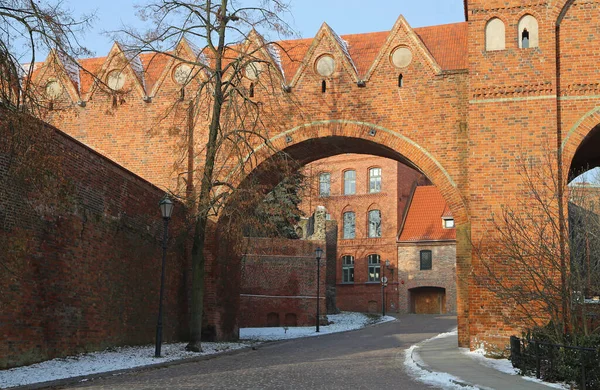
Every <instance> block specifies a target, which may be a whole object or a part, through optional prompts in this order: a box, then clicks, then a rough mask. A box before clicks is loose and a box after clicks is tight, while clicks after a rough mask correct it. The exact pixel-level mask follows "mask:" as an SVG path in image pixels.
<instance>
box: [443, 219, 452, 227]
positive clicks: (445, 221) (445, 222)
mask: <svg viewBox="0 0 600 390" xmlns="http://www.w3.org/2000/svg"><path fill="white" fill-rule="evenodd" d="M443 225H444V229H452V228H453V227H454V218H444V219H443Z"/></svg>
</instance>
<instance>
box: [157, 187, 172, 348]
mask: <svg viewBox="0 0 600 390" xmlns="http://www.w3.org/2000/svg"><path fill="white" fill-rule="evenodd" d="M158 206H159V207H160V213H161V214H162V218H163V221H164V228H163V244H162V248H163V257H162V271H161V274H160V299H159V303H158V321H157V323H156V348H155V349H154V357H160V347H161V345H162V304H163V294H164V289H165V260H166V258H167V237H168V236H167V233H168V229H169V220H170V219H171V214H172V213H173V202H172V201H171V199H169V196H168V195H165V197H164V198H162V199H161V201H160V202H159V203H158Z"/></svg>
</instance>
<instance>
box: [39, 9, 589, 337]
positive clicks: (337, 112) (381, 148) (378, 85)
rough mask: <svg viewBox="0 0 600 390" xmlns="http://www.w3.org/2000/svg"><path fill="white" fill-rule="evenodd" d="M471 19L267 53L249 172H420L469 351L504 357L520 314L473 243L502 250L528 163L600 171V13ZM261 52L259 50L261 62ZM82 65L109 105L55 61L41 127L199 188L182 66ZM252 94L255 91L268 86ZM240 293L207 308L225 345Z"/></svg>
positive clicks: (118, 58)
mask: <svg viewBox="0 0 600 390" xmlns="http://www.w3.org/2000/svg"><path fill="white" fill-rule="evenodd" d="M464 8H465V19H466V21H465V22H461V23H455V24H450V25H442V26H430V27H420V28H412V27H411V26H410V25H409V23H408V22H407V21H406V20H405V19H404V18H403V17H400V18H399V19H398V21H397V22H396V23H395V25H394V26H392V27H391V29H390V30H389V31H383V32H377V33H368V34H352V35H345V36H342V37H340V36H338V35H337V34H336V33H335V32H334V31H333V30H332V29H331V28H330V27H329V26H327V25H326V24H324V25H323V26H322V27H321V28H320V29H319V31H318V32H317V33H316V35H315V37H314V38H310V39H302V40H295V41H286V42H280V43H279V45H277V48H278V49H279V50H285V51H286V52H285V53H281V52H280V54H282V55H279V56H274V55H273V53H275V52H276V50H275V48H273V50H262V51H258V52H257V53H258V55H260V56H261V58H260V61H261V62H262V63H265V64H266V63H268V64H270V65H271V66H269V67H268V69H270V71H271V74H269V76H271V77H264V78H263V80H275V82H273V83H272V84H270V88H269V89H265V88H262V87H260V88H259V87H257V88H255V89H254V91H255V93H254V97H253V98H254V99H255V102H257V103H261V106H262V107H277V109H276V110H273V111H272V112H271V113H270V114H269V115H267V116H266V117H264V121H263V125H264V127H265V128H266V129H269V133H268V134H267V139H268V140H269V146H271V147H272V149H269V150H267V149H266V148H262V149H261V153H257V154H256V155H255V157H256V159H255V161H254V163H255V165H253V166H252V167H250V168H252V171H253V172H255V170H260V167H261V164H262V163H263V162H265V161H268V160H270V159H272V158H273V157H274V156H275V155H276V152H275V151H276V150H283V151H285V152H286V153H288V154H289V155H290V156H291V157H292V158H296V159H298V161H301V162H302V163H303V164H307V163H310V162H313V161H317V160H320V159H323V158H327V157H332V156H334V155H339V154H343V153H367V154H372V155H377V156H380V157H386V158H391V159H393V160H396V161H398V162H403V163H406V164H409V165H410V166H413V167H415V168H418V170H419V171H420V172H422V173H423V174H425V175H426V176H427V178H428V179H429V180H430V181H431V182H432V183H433V184H434V185H435V186H436V187H437V188H438V189H439V191H440V193H441V195H442V196H443V198H444V199H445V201H446V202H447V204H448V207H449V209H450V210H451V211H452V215H453V217H454V220H455V223H456V274H457V283H458V288H457V313H458V332H459V343H460V344H461V345H463V346H467V345H471V346H475V345H480V343H481V342H482V341H485V342H487V343H490V344H499V345H504V344H506V343H507V340H508V338H509V336H510V335H512V334H514V333H515V332H517V333H518V332H519V329H518V328H519V327H518V324H517V323H515V322H514V321H512V320H511V317H513V315H514V313H512V310H511V308H510V307H508V308H507V307H506V304H505V302H503V301H502V300H501V299H499V298H498V297H497V296H495V295H494V293H493V292H492V291H490V290H489V288H487V286H485V285H479V284H478V283H477V281H476V280H475V279H474V278H473V273H474V272H475V273H476V272H481V271H484V270H483V269H482V268H483V267H482V266H481V263H480V262H478V261H477V258H476V257H477V251H476V250H474V249H473V248H472V243H473V242H483V243H485V242H486V238H487V237H489V236H490V235H493V234H494V232H493V226H492V224H490V215H493V214H494V213H498V212H500V211H501V209H502V207H503V206H505V205H508V206H511V205H512V206H514V205H518V204H519V197H520V196H523V195H524V191H523V182H522V177H521V176H520V175H519V169H520V168H521V167H522V166H523V162H527V163H528V164H529V165H531V166H537V167H539V166H541V165H542V164H544V162H545V161H546V158H547V156H548V155H551V156H554V157H553V158H556V156H558V157H559V161H558V167H560V168H564V172H563V170H562V169H561V170H558V171H559V172H561V173H564V175H562V176H560V177H559V179H560V180H559V182H560V181H566V180H568V178H569V177H571V176H573V173H575V172H576V171H578V170H579V169H581V168H583V167H590V168H591V167H595V166H598V165H599V164H600V160H599V159H597V156H598V148H597V145H598V142H600V84H599V83H598V82H597V76H598V75H597V65H596V64H597V63H598V61H599V60H600V40H599V39H596V38H597V36H598V32H597V31H598V20H600V3H598V2H596V1H588V0H557V1H551V0H545V1H538V2H523V1H517V0H467V1H465V3H464ZM260 42H261V41H260V40H259V39H256V37H254V36H253V35H249V36H248V45H249V46H252V45H257V44H260ZM262 42H264V41H262ZM177 50H178V52H180V53H181V56H180V58H184V59H186V61H189V62H191V63H194V61H196V59H197V58H198V56H197V54H198V53H197V52H196V51H195V50H194V49H193V47H190V45H187V44H186V43H185V42H183V41H182V43H181V44H180V45H179V46H178V47H177ZM82 63H85V64H86V65H87V66H88V69H89V71H90V72H92V73H93V74H95V75H96V76H97V77H98V78H100V79H102V80H106V84H107V85H108V89H107V88H100V87H98V86H96V85H94V83H93V82H92V81H90V77H89V76H88V74H87V73H84V72H73V67H71V66H68V64H65V63H64V61H62V60H61V59H60V58H58V57H57V56H56V55H55V54H53V55H51V56H50V57H49V59H48V61H46V63H44V64H40V66H39V67H38V71H37V73H36V76H35V79H36V82H37V83H39V84H41V85H42V86H45V88H46V91H47V92H48V95H49V97H50V98H51V99H52V100H53V106H54V108H55V109H54V111H52V112H49V113H47V115H46V116H45V119H46V120H47V121H49V122H50V123H52V124H54V125H56V126H57V127H59V128H60V129H62V130H64V131H65V132H67V133H68V134H70V135H72V136H73V137H75V138H77V139H78V140H80V141H81V142H83V143H85V144H86V145H89V146H91V147H92V148H94V149H95V150H98V151H100V152H101V153H102V154H104V155H106V156H108V157H109V158H110V159H112V160H114V161H116V162H118V163H119V164H121V165H123V166H125V167H127V168H128V169H130V170H132V171H133V172H134V173H136V174H139V175H140V176H142V177H144V178H146V179H148V180H150V181H152V182H153V183H155V184H157V185H159V186H162V187H165V188H173V189H175V190H177V189H179V188H181V187H182V183H184V182H186V183H188V184H189V183H191V182H192V181H193V180H192V181H190V180H187V179H190V177H186V176H185V175H186V172H193V171H194V170H197V168H199V167H202V165H203V160H202V157H198V156H200V155H201V151H202V147H203V145H204V144H205V143H206V131H205V129H206V128H207V123H208V117H207V116H206V115H205V114H206V112H207V110H206V109H205V107H201V108H200V109H198V110H197V112H198V113H200V114H199V115H198V118H197V121H189V120H188V118H189V116H190V114H189V112H190V111H189V107H190V104H191V99H190V98H189V97H190V94H189V93H188V94H183V93H182V90H183V92H185V85H182V82H183V84H185V81H186V78H185V77H184V78H183V79H182V78H180V77H175V76H176V75H179V74H181V72H179V71H177V70H178V69H179V70H181V69H182V66H183V65H185V64H183V63H182V61H181V60H177V59H174V58H166V57H161V56H157V57H155V58H151V57H148V56H146V57H144V56H141V57H140V58H137V59H135V60H134V61H131V59H129V58H128V57H127V55H126V54H125V53H124V52H123V51H122V50H121V49H120V47H118V45H115V47H114V48H113V49H112V50H111V52H110V53H109V54H108V55H107V56H106V57H104V58H99V59H90V60H86V61H83V62H82ZM196 63H197V61H196ZM268 69H266V70H265V72H267V71H268ZM115 71H118V72H120V73H121V74H123V75H124V77H121V76H118V74H117V76H118V77H115V73H114V72H115ZM111 75H112V76H111ZM251 76H252V77H254V76H256V75H255V74H253V75H251ZM265 76H266V74H265ZM242 82H243V83H244V84H243V85H244V86H248V88H250V87H252V86H253V83H256V80H251V79H250V77H248V78H247V80H246V79H244V80H243V81H242ZM53 83H57V84H58V86H57V85H56V84H53ZM59 108H60V109H59ZM168 108H171V110H170V111H169V112H170V113H171V114H170V116H165V110H166V109H168ZM202 114H204V115H202ZM158 118H161V121H160V122H159V121H158ZM190 127H195V128H197V129H198V131H197V132H196V135H197V137H195V138H194V141H193V142H194V144H191V143H189V144H188V145H187V146H188V148H187V150H188V151H190V152H191V153H192V154H191V155H192V156H193V157H197V158H196V159H194V158H187V157H185V156H184V157H183V158H182V156H181V153H180V152H181V150H182V149H181V142H182V141H181V138H176V136H181V135H185V134H188V133H189V131H190V130H192V129H191V128H190ZM203 129H204V131H202V130H203ZM195 147H196V148H195ZM557 152H558V153H557ZM554 164H557V163H556V160H554ZM232 165H234V164H233V162H231V164H228V162H227V161H220V165H219V166H223V167H231V166H232ZM249 170H250V169H249ZM555 171H556V169H555ZM357 172H358V171H357ZM245 174H246V175H240V177H239V178H236V180H235V181H234V182H233V183H232V185H233V186H236V185H238V184H240V183H243V182H244V179H245V178H246V177H247V175H248V174H249V173H248V172H245ZM227 175H228V172H225V171H224V172H223V177H229V176H227ZM184 179H186V180H184ZM192 179H193V178H192ZM525 195H526V194H525ZM559 203H560V202H559ZM341 211H342V210H340V211H338V213H339V212H341ZM368 211H370V210H364V211H362V212H361V215H362V216H363V217H364V215H365V213H366V212H368ZM356 215H357V216H358V215H359V214H358V213H357V214H356ZM382 216H383V217H384V218H385V216H384V215H383V214H382ZM365 220H366V219H365ZM384 221H385V219H384ZM217 222H218V221H217ZM382 226H383V225H382ZM358 229H364V230H363V231H366V223H365V224H363V225H361V224H360V223H357V231H358ZM215 240H216V238H215ZM236 261H238V262H239V261H240V259H238V260H236ZM215 264H216V265H215V267H216V268H218V267H219V266H220V265H219V264H220V263H219V261H216V263H215ZM230 268H232V269H233V268H235V267H232V266H231V265H230ZM361 269H364V267H361ZM494 271H496V272H498V273H500V274H504V273H506V272H509V271H506V270H504V269H501V268H498V269H495V270H494ZM223 272H224V271H223ZM356 272H357V275H355V276H357V277H358V268H356ZM361 272H363V271H361ZM367 272H368V271H367ZM218 275H219V272H217V271H215V273H214V277H215V278H217V277H218ZM238 277H239V275H238V276H236V275H231V274H230V278H229V279H228V280H227V281H226V282H223V283H217V284H215V291H214V294H213V295H211V296H210V297H211V299H212V300H213V301H211V302H209V305H208V306H207V307H208V308H209V309H210V310H211V311H210V313H209V314H208V317H209V320H210V321H213V322H214V323H215V324H214V325H215V326H216V327H217V328H218V336H219V337H223V338H226V337H232V336H233V335H234V334H235V332H236V329H237V328H236V323H235V321H236V319H235V315H231V314H230V313H229V312H231V311H235V309H236V308H235V305H236V303H235V302H234V301H233V300H231V299H229V295H233V296H238V295H239V286H240V283H239V279H236V278H238ZM209 284H210V282H209ZM229 302H234V303H233V304H231V305H230V304H229Z"/></svg>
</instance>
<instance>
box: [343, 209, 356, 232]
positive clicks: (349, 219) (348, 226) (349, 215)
mask: <svg viewBox="0 0 600 390" xmlns="http://www.w3.org/2000/svg"><path fill="white" fill-rule="evenodd" d="M355 235H356V214H354V212H353V211H347V212H345V213H344V238H345V239H349V238H354V237H355Z"/></svg>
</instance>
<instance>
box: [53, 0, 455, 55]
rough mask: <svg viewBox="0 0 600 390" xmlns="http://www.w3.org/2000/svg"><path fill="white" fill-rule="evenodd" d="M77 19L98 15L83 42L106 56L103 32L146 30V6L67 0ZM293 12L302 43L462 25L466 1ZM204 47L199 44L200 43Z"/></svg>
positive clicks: (352, 1) (324, 1)
mask: <svg viewBox="0 0 600 390" xmlns="http://www.w3.org/2000/svg"><path fill="white" fill-rule="evenodd" d="M63 4H64V6H65V7H66V8H68V9H70V10H72V11H73V12H74V14H75V15H76V16H77V15H83V14H90V13H95V15H96V18H95V22H94V24H93V28H92V30H91V31H89V32H88V33H87V34H86V35H85V36H84V41H83V42H84V46H86V47H87V48H89V49H90V50H92V52H94V54H95V55H96V56H104V55H105V54H106V53H108V51H109V50H110V47H111V46H112V39H111V38H110V36H107V35H106V34H102V32H104V31H114V30H117V29H119V28H120V27H121V26H122V25H134V26H141V23H140V22H139V19H138V18H137V16H136V12H137V9H136V6H143V4H144V1H143V0H100V1H98V0H64V1H63ZM291 5H292V12H291V14H290V15H288V16H287V17H286V18H285V19H286V20H287V21H288V23H289V24H290V25H291V26H292V27H293V28H294V30H295V31H297V33H298V34H299V35H300V37H303V38H309V37H312V36H314V35H315V34H316V32H317V31H318V30H319V27H320V26H321V24H322V23H323V22H327V24H328V25H329V26H331V27H332V28H333V30H334V31H335V32H337V33H338V34H339V35H344V34H354V33H364V32H374V31H386V30H390V29H391V28H392V26H393V25H394V23H395V22H396V20H397V19H398V16H400V15H404V17H405V18H406V20H407V21H408V23H409V24H410V25H411V26H412V27H423V26H432V25H437V24H446V23H456V22H463V21H464V19H465V17H464V8H463V0H370V1H365V0H291ZM198 44H200V42H199V43H198Z"/></svg>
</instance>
